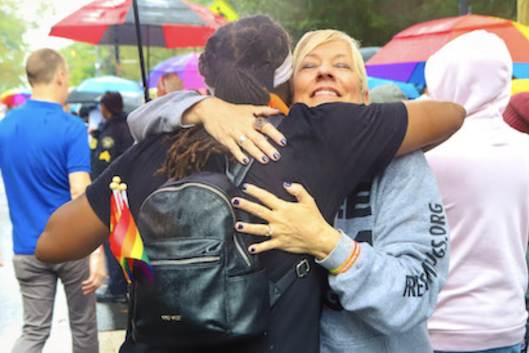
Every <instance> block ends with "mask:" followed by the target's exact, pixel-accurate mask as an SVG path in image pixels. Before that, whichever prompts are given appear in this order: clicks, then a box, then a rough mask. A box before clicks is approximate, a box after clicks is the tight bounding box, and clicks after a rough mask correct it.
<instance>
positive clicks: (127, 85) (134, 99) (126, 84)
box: [66, 76, 143, 112]
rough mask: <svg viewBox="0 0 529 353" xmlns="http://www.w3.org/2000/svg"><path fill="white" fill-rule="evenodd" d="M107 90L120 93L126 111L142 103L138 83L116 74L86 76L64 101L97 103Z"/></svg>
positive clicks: (141, 91)
mask: <svg viewBox="0 0 529 353" xmlns="http://www.w3.org/2000/svg"><path fill="white" fill-rule="evenodd" d="M107 91H113V92H119V93H121V95H122V96H123V104H124V105H125V111H127V112H129V111H131V110H133V109H135V108H137V107H138V106H140V105H141V103H142V93H143V90H142V88H141V87H140V86H139V85H138V83H137V82H135V81H132V80H127V79H124V78H121V77H117V76H101V77H94V78H87V79H86V80H84V81H83V82H81V83H80V84H79V86H77V87H75V89H74V90H73V91H71V92H70V94H69V95H68V100H67V101H66V102H67V103H85V104H88V103H90V104H98V103H99V101H100V100H101V96H102V95H103V94H104V93H105V92H107Z"/></svg>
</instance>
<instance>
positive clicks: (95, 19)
mask: <svg viewBox="0 0 529 353" xmlns="http://www.w3.org/2000/svg"><path fill="white" fill-rule="evenodd" d="M132 3H133V0H97V1H94V2H91V3H90V4H88V5H86V6H84V7H82V8H80V9H79V10H77V11H76V12H74V13H72V14H71V15H70V16H68V17H66V18H65V19H63V20H62V21H60V22H59V23H57V24H56V25H55V26H53V27H52V29H51V32H50V35H51V36H57V37H63V38H69V39H72V40H75V41H78V42H85V43H90V44H95V45H97V44H110V45H114V44H119V45H137V43H138V41H137V39H136V32H135V21H134V14H133V9H132ZM137 4H138V12H139V14H140V19H141V21H140V22H141V38H142V43H143V44H144V45H146V46H158V47H166V48H185V47H203V46H204V45H205V44H206V41H207V39H208V38H209V37H210V36H211V35H212V34H213V33H214V32H215V30H216V29H217V28H219V27H220V26H222V25H224V24H225V23H227V21H226V20H225V19H224V17H222V16H221V15H218V14H215V13H213V12H212V11H211V10H209V9H208V8H207V7H205V6H202V5H198V4H194V3H192V2H187V1H180V0H137Z"/></svg>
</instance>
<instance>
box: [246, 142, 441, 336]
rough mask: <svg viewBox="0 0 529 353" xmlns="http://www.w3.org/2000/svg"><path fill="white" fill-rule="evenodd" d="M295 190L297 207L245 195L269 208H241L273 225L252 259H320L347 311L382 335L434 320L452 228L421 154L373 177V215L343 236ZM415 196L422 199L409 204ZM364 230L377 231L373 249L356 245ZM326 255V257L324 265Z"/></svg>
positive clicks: (350, 225)
mask: <svg viewBox="0 0 529 353" xmlns="http://www.w3.org/2000/svg"><path fill="white" fill-rule="evenodd" d="M293 187H296V192H295V194H297V195H298V200H299V201H300V202H299V203H289V202H285V201H281V200H279V199H272V198H271V196H270V195H267V194H264V193H261V191H260V190H259V189H257V188H254V187H248V188H247V193H249V194H251V195H252V196H254V197H256V198H257V199H258V200H260V201H261V202H263V204H264V205H266V206H268V207H265V206H261V205H258V204H254V203H251V202H250V201H240V202H239V204H238V205H236V206H237V207H240V208H242V209H244V210H246V211H249V212H250V213H253V214H255V215H257V216H258V217H261V218H263V219H265V220H266V221H268V222H269V224H270V226H271V227H272V230H273V234H272V237H271V238H270V239H269V240H267V241H264V242H262V243H259V244H254V245H252V246H250V249H251V248H252V247H253V248H255V249H256V251H254V253H257V252H260V251H264V250H269V249H272V248H277V249H282V250H286V251H291V252H296V253H304V252H306V253H311V254H313V255H315V256H316V257H317V258H320V259H321V261H320V264H321V265H322V266H324V267H325V268H326V269H328V270H329V271H330V273H331V274H329V283H330V286H331V288H332V289H333V290H334V291H335V292H336V293H337V294H338V296H339V298H340V302H341V304H342V305H343V307H344V308H345V310H347V311H350V312H354V313H355V315H356V316H358V317H359V318H361V319H362V320H363V321H364V322H366V323H367V324H368V325H369V326H371V327H373V328H375V329H376V330H378V331H379V332H382V333H385V334H392V333H396V332H404V331H406V330H409V329H411V328H412V327H414V326H416V325H417V324H419V323H421V322H424V321H425V320H426V319H427V318H428V317H429V316H430V315H431V313H432V312H433V310H434V308H435V305H436V303H437V294H438V293H439V291H440V290H441V288H442V287H443V286H444V283H445V281H446V276H447V273H448V251H449V250H448V233H447V232H448V226H447V224H446V218H445V214H444V210H443V206H442V202H441V198H440V196H439V193H438V191H437V185H436V182H435V178H434V177H433V174H432V172H431V170H430V169H429V168H428V165H427V163H426V160H425V159H424V156H422V154H421V153H420V152H417V153H414V154H412V155H409V156H404V157H401V158H398V159H396V160H395V161H394V162H393V163H391V164H390V165H389V167H388V168H387V169H386V171H385V173H384V174H383V175H382V176H381V177H380V178H377V179H375V182H374V187H373V188H372V189H371V201H370V207H371V210H372V214H373V215H372V216H371V217H369V218H367V219H366V218H352V219H348V220H344V221H339V222H341V224H340V226H342V227H343V228H344V232H338V231H336V230H334V229H333V230H332V231H331V230H330V228H331V229H332V227H331V226H330V225H329V224H328V223H327V222H325V220H324V219H323V217H321V215H320V214H319V211H318V209H317V207H316V205H315V204H314V203H311V202H307V201H306V197H307V195H308V194H306V191H304V190H301V189H299V188H300V187H301V186H295V185H293V186H292V187H291V188H287V190H288V189H292V188H293ZM291 191H292V190H291ZM300 195H303V196H302V197H301V199H300V198H299V196H300ZM410 195H417V196H414V197H418V199H416V200H415V202H412V203H410V202H409V199H410ZM304 198H305V200H304ZM240 225H242V226H243V227H242V229H239V230H240V231H242V232H246V233H251V234H258V235H266V234H267V231H268V229H267V227H266V225H248V224H244V223H243V224H241V223H237V225H236V227H239V226H240ZM432 227H435V232H434V233H435V234H436V235H434V234H432ZM333 231H334V232H333ZM360 231H370V232H371V234H372V243H373V244H372V245H370V244H368V243H359V242H356V241H354V240H353V239H352V237H356V234H357V233H358V232H360ZM337 234H338V235H337ZM333 243H334V246H333V247H332V248H331V249H330V252H329V250H328V249H329V248H328V245H329V244H333ZM321 249H326V250H325V251H326V252H327V253H328V254H327V256H326V257H325V258H323V259H322V254H324V253H320V252H319V251H320V250H321ZM250 252H251V250H250Z"/></svg>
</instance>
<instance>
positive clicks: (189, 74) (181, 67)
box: [148, 53, 206, 89]
mask: <svg viewBox="0 0 529 353" xmlns="http://www.w3.org/2000/svg"><path fill="white" fill-rule="evenodd" d="M199 56H200V53H189V54H184V55H179V56H175V57H174V58H171V59H167V60H164V61H162V62H161V63H159V64H157V65H156V66H155V67H153V68H152V69H151V71H150V72H149V79H148V84H149V88H155V87H156V84H157V83H158V80H159V79H160V77H162V75H163V74H165V73H169V72H174V73H176V74H177V75H178V76H179V77H180V79H181V80H182V81H183V83H184V89H200V88H206V84H205V83H204V78H203V77H202V76H201V75H200V72H198V57H199Z"/></svg>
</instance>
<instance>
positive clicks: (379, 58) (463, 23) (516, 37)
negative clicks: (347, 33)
mask: <svg viewBox="0 0 529 353" xmlns="http://www.w3.org/2000/svg"><path fill="white" fill-rule="evenodd" d="M477 29H484V30H486V31H487V32H491V33H494V34H496V35H498V36H499V37H500V38H501V39H503V40H504V41H505V44H506V45H507V48H508V49H509V52H510V53H511V56H512V59H513V63H514V66H513V74H514V76H515V77H517V78H529V27H527V26H524V25H522V24H519V23H517V22H514V21H509V20H505V19H501V18H497V17H489V16H479V15H465V16H459V17H451V18H445V19H440V20H435V21H429V22H425V23H420V24H417V25H415V26H412V27H410V28H408V29H405V30H404V31H402V32H400V33H398V34H396V35H395V36H394V37H393V39H392V40H391V41H390V42H389V43H388V44H386V45H385V46H384V47H382V49H381V50H380V51H379V52H378V53H376V54H375V55H374V56H373V57H372V58H371V59H370V60H369V61H368V62H367V63H366V70H367V74H368V75H369V76H372V77H379V78H385V79H390V80H395V81H402V82H413V83H421V84H424V83H425V81H424V65H425V62H426V60H428V58H429V57H430V56H431V55H432V54H434V53H435V52H437V51H438V50H439V49H441V48H442V47H443V46H444V45H445V44H446V43H448V42H450V41H451V40H453V39H454V38H457V37H459V36H460V35H462V34H465V33H468V32H471V31H474V30H477Z"/></svg>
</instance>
